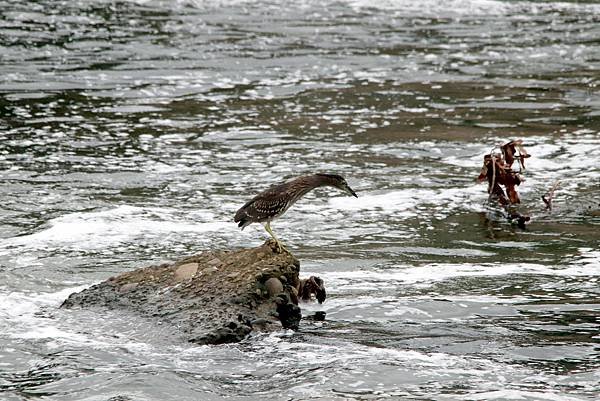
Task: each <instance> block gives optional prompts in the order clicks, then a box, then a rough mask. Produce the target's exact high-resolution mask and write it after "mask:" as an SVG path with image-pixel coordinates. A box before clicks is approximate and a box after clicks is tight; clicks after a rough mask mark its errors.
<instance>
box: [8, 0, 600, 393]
mask: <svg viewBox="0 0 600 401" xmlns="http://www.w3.org/2000/svg"><path fill="white" fill-rule="evenodd" d="M0 16H1V17H0V18H1V19H0V177H1V185H0V399H2V400H8V401H13V400H85V401H105V400H111V401H117V400H119V401H125V400H132V401H133V400H135V401H137V400H222V399H232V400H309V399H311V400H374V399H419V400H422V399H430V400H551V401H555V400H561V401H566V400H569V401H570V400H593V399H598V398H599V397H600V358H599V356H600V330H599V329H600V301H598V299H599V294H600V287H599V284H600V283H599V276H600V249H599V246H598V244H599V239H600V230H599V225H600V217H599V216H600V212H599V209H600V206H599V202H600V201H599V199H600V197H599V196H598V195H599V193H600V190H599V188H600V187H599V183H600V167H599V163H598V160H600V92H599V88H598V85H599V84H600V3H596V2H584V1H579V2H574V1H572V2H554V1H543V2H542V1H535V2H534V1H492V0H449V1H437V0H422V1H408V0H383V1H365V0H340V1H330V0H321V1H313V0H300V2H288V1H283V0H272V1H269V2H261V1H253V0H247V1H243V0H239V1H236V0H222V1H218V2H213V1H201V0H198V1H163V2H161V1H130V2H117V1H100V0H98V1H91V0H90V1H64V2H54V1H36V2H23V3H21V2H12V1H0ZM516 138H523V139H524V142H525V146H526V149H527V150H528V152H529V153H531V154H532V157H531V158H530V159H528V160H527V163H526V167H527V170H526V171H525V176H526V178H527V181H526V182H525V183H524V184H523V185H521V187H520V189H519V190H520V194H521V198H522V204H521V205H520V207H519V211H520V212H521V213H524V214H528V215H530V216H531V217H532V220H531V222H530V224H529V225H528V227H527V229H526V230H521V229H519V228H517V227H514V226H512V225H511V224H509V223H508V222H507V221H506V220H505V219H504V218H503V217H502V216H501V215H500V214H499V213H498V212H497V211H495V210H493V208H490V206H489V205H487V203H486V200H487V193H486V185H485V184H478V183H477V182H476V181H475V178H476V177H477V175H478V174H479V169H480V167H481V163H482V157H483V155H484V154H486V153H488V152H489V151H490V150H491V149H492V148H493V147H494V146H496V145H497V144H501V143H504V142H507V141H509V140H511V139H516ZM315 171H328V172H337V173H339V174H342V175H344V176H345V177H346V178H347V180H348V182H349V183H350V185H351V186H352V187H353V188H354V189H355V190H356V192H357V193H358V194H359V198H358V199H354V198H348V197H344V196H343V194H341V193H339V192H336V191H335V190H328V189H322V190H317V191H315V192H313V193H311V194H310V195H309V196H307V197H306V198H305V199H303V200H302V201H300V202H299V203H298V204H297V205H296V206H294V207H293V208H292V209H291V210H289V211H288V213H287V214H286V215H285V216H284V217H283V218H282V219H280V220H278V221H276V222H275V223H274V224H273V229H274V230H275V232H276V233H277V234H278V236H279V237H280V238H281V239H282V240H283V241H284V242H285V244H286V245H287V247H288V248H289V249H290V250H291V251H292V252H293V253H294V254H295V255H296V256H297V257H298V258H299V259H300V260H301V263H302V274H303V275H309V274H316V275H319V276H321V277H322V278H323V279H324V280H325V283H326V286H327V290H328V295H329V298H328V299H327V301H326V302H325V304H323V305H317V304H308V305H303V311H304V314H305V315H309V314H311V313H313V312H314V311H318V310H323V311H325V312H327V320H326V321H325V322H318V323H316V322H311V321H303V322H302V326H301V330H300V331H299V332H291V331H281V332H277V333H273V334H269V335H266V334H263V335H255V336H252V337H250V338H248V339H247V340H245V341H244V342H243V343H241V344H235V345H224V346H213V347H208V346H195V345H192V344H188V343H186V342H185V341H184V340H183V339H182V338H181V337H180V335H179V333H178V332H177V331H176V330H175V329H174V328H171V327H163V326H161V325H157V324H154V323H153V322H148V321H143V320H141V319H139V318H137V317H135V316H129V315H123V314H121V313H119V312H116V311H112V312H106V311H101V310H61V309H58V306H59V305H60V303H61V302H62V300H64V299H65V298H66V297H67V296H68V294H70V293H72V292H74V291H79V290H81V289H83V288H86V287H88V286H90V285H92V284H94V283H97V282H100V281H103V280H105V279H106V278H108V277H110V276H112V275H115V274H118V273H121V272H124V271H128V270H130V269H133V268H136V267H142V266H146V265H149V264H155V263H159V262H162V261H169V260H174V259H177V258H180V257H182V256H185V255H189V254H193V253H197V252H199V251H202V250H205V249H225V248H229V247H234V248H240V247H251V246H257V245H259V244H261V243H262V242H263V241H264V240H265V239H266V237H267V236H266V233H265V232H264V230H262V227H260V226H254V225H253V226H250V227H249V228H248V229H246V230H245V231H243V232H240V231H239V230H238V229H237V227H236V225H235V224H234V223H233V222H232V217H233V214H234V213H235V211H236V210H237V209H238V208H239V207H240V206H241V205H242V204H243V203H244V202H245V201H246V200H247V199H248V198H249V197H251V196H252V195H253V194H255V193H256V192H258V191H260V190H262V189H265V188H266V187H268V186H269V185H271V184H274V183H278V182H280V181H281V180H283V179H285V178H289V177H292V176H294V175H298V174H302V173H311V172H315ZM557 180H560V185H559V187H558V190H557V191H556V194H555V197H554V207H553V210H552V211H547V210H545V207H544V204H543V202H542V201H541V200H540V197H541V195H543V194H544V193H545V192H546V191H548V190H549V189H550V188H551V187H552V185H553V184H554V183H555V182H556V181H557Z"/></svg>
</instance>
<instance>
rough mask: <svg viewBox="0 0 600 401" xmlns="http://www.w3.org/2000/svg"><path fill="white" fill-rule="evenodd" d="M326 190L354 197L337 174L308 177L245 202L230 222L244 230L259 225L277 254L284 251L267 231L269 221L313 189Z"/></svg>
mask: <svg viewBox="0 0 600 401" xmlns="http://www.w3.org/2000/svg"><path fill="white" fill-rule="evenodd" d="M323 186H330V187H334V188H338V189H341V190H342V191H344V192H346V193H347V194H349V195H352V196H355V197H358V196H357V195H356V193H354V191H353V190H352V189H351V188H350V187H349V186H348V183H347V182H346V180H345V179H344V177H342V176H340V175H337V174H312V175H305V176H301V177H297V178H294V179H292V180H290V181H287V182H284V183H283V184H278V185H274V186H272V187H271V188H269V189H267V190H265V191H263V192H261V193H259V194H258V195H256V196H255V197H254V198H252V199H251V200H249V201H248V202H246V204H245V205H244V206H242V207H241V208H240V210H238V211H237V213H236V214H235V217H234V221H235V222H236V223H238V226H239V227H241V228H242V230H243V229H244V228H246V227H247V226H249V225H250V224H252V223H261V224H263V225H264V227H265V230H267V232H268V233H269V234H270V235H271V236H272V237H273V239H274V240H275V242H276V243H277V246H278V247H279V249H280V250H282V249H285V248H284V247H283V245H281V242H280V241H279V240H278V239H277V237H276V236H275V234H273V231H272V230H271V225H270V223H271V221H273V220H274V219H276V218H278V217H279V216H281V215H282V214H284V213H285V212H286V211H287V210H288V209H289V208H290V207H291V206H292V205H293V204H294V203H296V202H297V201H298V199H300V198H302V197H303V196H304V195H306V194H307V193H308V192H310V191H312V190H313V189H315V188H318V187H323Z"/></svg>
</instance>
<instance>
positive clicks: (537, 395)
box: [459, 389, 586, 401]
mask: <svg viewBox="0 0 600 401" xmlns="http://www.w3.org/2000/svg"><path fill="white" fill-rule="evenodd" d="M459 399H461V400H477V401H483V400H486V401H491V400H502V401H508V400H536V401H538V400H539V401H582V400H585V399H586V398H580V397H573V396H570V395H565V394H557V393H554V392H550V391H525V390H513V389H504V390H495V391H486V392H482V393H476V394H469V395H464V396H461V397H459Z"/></svg>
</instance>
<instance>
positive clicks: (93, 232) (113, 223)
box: [0, 205, 231, 249]
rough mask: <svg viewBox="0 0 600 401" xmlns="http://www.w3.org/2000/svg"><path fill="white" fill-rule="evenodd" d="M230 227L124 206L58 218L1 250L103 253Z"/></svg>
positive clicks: (8, 241)
mask: <svg viewBox="0 0 600 401" xmlns="http://www.w3.org/2000/svg"><path fill="white" fill-rule="evenodd" d="M205 217H210V216H203V218H205ZM230 225H231V224H230V222H226V221H213V222H198V223H193V222H189V221H177V220H176V219H174V218H173V217H172V216H169V215H168V214H167V213H166V212H165V211H163V210H160V209H152V208H140V207H133V206H126V205H123V206H118V207H116V208H114V209H109V210H104V211H99V212H77V213H71V214H67V215H64V216H61V217H57V218H55V219H52V220H50V221H49V222H48V227H47V228H46V229H44V230H42V231H39V232H37V233H34V234H30V235H25V236H21V237H14V238H10V239H6V240H3V241H0V248H5V247H12V246H31V247H34V248H37V247H40V246H52V245H56V246H72V247H73V248H77V249H99V248H100V249H102V248H106V247H109V246H111V245H114V244H118V243H122V242H126V241H128V240H130V239H131V238H136V237H143V236H152V237H156V236H161V235H162V236H167V235H169V234H173V233H182V232H190V233H206V232H213V231H219V230H221V229H223V228H224V227H227V226H230Z"/></svg>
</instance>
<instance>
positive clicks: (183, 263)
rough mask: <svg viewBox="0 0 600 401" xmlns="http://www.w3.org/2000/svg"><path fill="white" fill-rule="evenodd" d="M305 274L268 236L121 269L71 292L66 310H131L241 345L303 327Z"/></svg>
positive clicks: (192, 335)
mask: <svg viewBox="0 0 600 401" xmlns="http://www.w3.org/2000/svg"><path fill="white" fill-rule="evenodd" d="M299 271H300V263H299V261H298V260H297V259H296V258H295V257H294V256H293V255H292V254H290V253H288V252H284V253H277V252H276V247H275V244H274V242H271V241H267V242H265V243H264V244H263V245H262V246H260V247H257V248H251V249H242V250H238V251H207V252H202V253H200V254H198V255H194V256H190V257H187V258H184V259H182V260H179V261H177V262H174V263H171V264H162V265H158V266H149V267H145V268H141V269H137V270H134V271H131V272H127V273H123V274H121V275H118V276H115V277H111V278H110V279H108V280H106V281H104V282H102V283H100V284H97V285H94V286H92V287H90V288H88V289H86V290H83V291H81V292H79V293H74V294H71V295H70V296H69V297H68V298H67V299H66V300H65V301H64V303H63V304H62V307H63V308H73V307H84V308H85V307H104V308H109V309H119V308H121V309H127V310H132V311H134V312H136V313H138V314H140V315H142V316H145V317H149V318H153V319H157V320H158V322H160V323H163V324H164V323H167V324H172V325H174V326H175V327H178V328H179V329H180V330H181V331H182V332H183V333H184V336H185V337H186V338H187V339H188V340H189V341H191V342H195V343H199V344H221V343H228V342H236V341H240V340H242V339H243V338H244V337H245V336H246V335H248V334H249V333H250V332H251V331H253V330H259V331H270V330H279V329H281V328H282V327H284V328H291V329H297V328H298V324H299V322H300V319H301V312H300V308H299V307H298V305H297V299H298V289H299V287H300V279H299Z"/></svg>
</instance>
